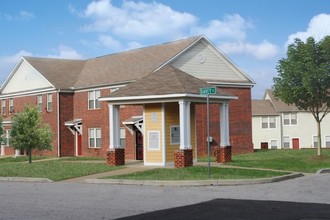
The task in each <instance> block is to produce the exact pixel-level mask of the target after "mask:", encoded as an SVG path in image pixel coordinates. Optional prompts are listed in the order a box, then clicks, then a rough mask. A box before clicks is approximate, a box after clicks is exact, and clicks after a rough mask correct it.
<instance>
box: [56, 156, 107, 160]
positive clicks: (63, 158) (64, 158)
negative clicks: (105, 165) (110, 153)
mask: <svg viewBox="0 0 330 220" xmlns="http://www.w3.org/2000/svg"><path fill="white" fill-rule="evenodd" d="M61 160H63V161H102V160H103V161H105V160H106V159H105V158H101V157H62V158H61Z"/></svg>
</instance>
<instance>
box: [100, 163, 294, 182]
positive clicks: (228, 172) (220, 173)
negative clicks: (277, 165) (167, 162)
mask: <svg viewBox="0 0 330 220" xmlns="http://www.w3.org/2000/svg"><path fill="white" fill-rule="evenodd" d="M285 174H288V173H284V172H272V171H260V170H251V169H239V168H237V169H235V168H218V167H211V179H253V178H267V177H274V176H281V175H285ZM106 178H107V179H129V180H206V179H209V178H208V168H207V167H205V166H194V167H187V168H178V169H169V168H157V169H153V170H148V171H143V172H136V173H133V174H125V175H117V176H109V177H106Z"/></svg>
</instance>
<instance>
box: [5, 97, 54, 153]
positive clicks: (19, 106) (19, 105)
mask: <svg viewBox="0 0 330 220" xmlns="http://www.w3.org/2000/svg"><path fill="white" fill-rule="evenodd" d="M38 95H42V112H41V117H42V122H43V123H46V124H49V125H50V127H51V130H52V133H53V144H52V145H53V149H52V150H51V151H48V150H47V151H42V152H40V151H34V154H39V155H47V156H57V146H58V136H57V102H56V100H57V93H52V96H53V97H52V98H53V100H52V101H53V110H52V111H51V112H47V93H44V94H38ZM13 103H14V112H13V113H9V99H6V111H5V114H3V115H2V117H3V120H4V121H6V120H11V117H12V116H13V114H15V113H19V112H21V111H23V109H24V107H25V106H26V105H27V104H31V105H37V95H30V96H20V97H13ZM9 128H10V126H8V127H6V128H5V130H7V129H9ZM5 153H6V155H13V154H14V149H12V148H11V147H6V148H5Z"/></svg>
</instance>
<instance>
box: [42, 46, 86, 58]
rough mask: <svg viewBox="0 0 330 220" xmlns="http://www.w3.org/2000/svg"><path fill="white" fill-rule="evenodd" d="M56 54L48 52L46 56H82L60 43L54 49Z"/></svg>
mask: <svg viewBox="0 0 330 220" xmlns="http://www.w3.org/2000/svg"><path fill="white" fill-rule="evenodd" d="M55 53H56V54H49V55H47V56H46V57H50V58H58V59H83V56H82V55H81V54H80V53H78V52H77V51H76V50H74V49H72V48H71V47H68V46H65V45H60V46H59V47H58V49H55Z"/></svg>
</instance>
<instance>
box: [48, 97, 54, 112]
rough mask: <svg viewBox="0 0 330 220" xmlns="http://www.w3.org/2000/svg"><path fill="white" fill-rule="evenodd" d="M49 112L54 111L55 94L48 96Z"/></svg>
mask: <svg viewBox="0 0 330 220" xmlns="http://www.w3.org/2000/svg"><path fill="white" fill-rule="evenodd" d="M47 111H48V112H51V111H53V94H47Z"/></svg>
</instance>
